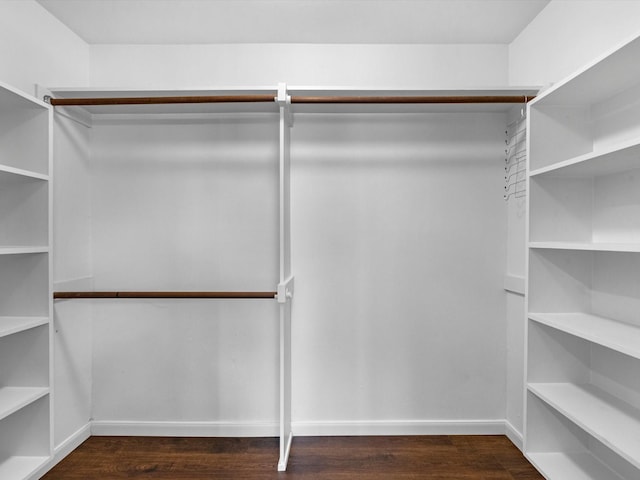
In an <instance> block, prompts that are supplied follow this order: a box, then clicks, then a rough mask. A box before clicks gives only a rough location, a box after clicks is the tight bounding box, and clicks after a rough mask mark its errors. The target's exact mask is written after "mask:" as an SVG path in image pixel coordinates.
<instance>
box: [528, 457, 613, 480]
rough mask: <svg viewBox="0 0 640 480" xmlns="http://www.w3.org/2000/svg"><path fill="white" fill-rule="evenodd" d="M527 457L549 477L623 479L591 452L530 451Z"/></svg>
mask: <svg viewBox="0 0 640 480" xmlns="http://www.w3.org/2000/svg"><path fill="white" fill-rule="evenodd" d="M527 457H528V458H529V460H530V461H531V463H533V465H534V466H535V467H536V468H537V469H538V470H539V471H540V472H541V473H542V474H543V475H544V476H545V477H547V478H553V479H556V478H558V479H562V480H603V479H605V478H606V479H607V480H623V478H622V477H620V476H619V475H617V474H616V473H615V472H613V470H611V469H609V468H608V467H606V466H605V465H603V464H602V463H600V461H599V460H598V459H596V458H595V457H594V456H593V455H591V454H589V453H572V454H567V453H530V454H527Z"/></svg>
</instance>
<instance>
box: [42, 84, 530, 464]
mask: <svg viewBox="0 0 640 480" xmlns="http://www.w3.org/2000/svg"><path fill="white" fill-rule="evenodd" d="M533 95H535V90H534V89H502V90H457V91H444V90H441V91H426V90H363V89H350V90H349V89H337V88H334V89H331V88H325V89H316V88H307V87H287V86H286V85H285V84H280V85H278V86H277V87H267V88H251V89H234V88H225V89H217V90H207V91H126V90H117V91H97V90H78V89H74V90H71V89H56V90H53V91H51V92H49V96H48V98H47V101H48V102H49V103H50V104H51V105H52V106H53V107H55V112H56V114H59V115H64V116H69V117H72V118H73V119H75V120H77V121H80V122H85V123H91V122H93V121H94V120H97V119H100V118H103V119H104V118H109V121H110V122H118V121H121V120H124V121H128V120H130V119H131V117H137V116H140V115H143V116H146V117H157V118H162V117H163V116H167V115H168V116H171V117H174V118H175V117H180V116H183V117H185V118H188V117H193V116H201V115H207V116H216V115H220V116H221V117H220V118H221V120H220V121H224V119H225V118H227V116H228V115H229V114H230V113H233V114H235V113H248V114H261V113H265V114H271V115H274V116H279V118H278V121H279V127H278V135H279V138H278V145H279V150H278V156H279V168H278V172H279V173H278V182H279V186H278V191H279V198H278V208H279V213H278V220H277V231H278V239H279V247H278V256H279V259H278V265H279V282H278V283H277V285H274V288H273V289H272V290H271V291H262V290H261V291H131V290H127V289H118V290H115V291H57V292H54V294H53V296H54V298H55V299H60V300H68V299H80V298H99V299H116V300H117V299H124V301H126V299H131V298H147V299H148V298H161V299H166V298H171V299H184V300H185V301H189V300H190V299H212V301H215V299H239V300H240V299H250V300H251V301H254V300H255V301H259V302H268V301H269V300H271V301H276V302H277V303H278V304H279V310H280V323H279V329H280V332H279V342H280V352H279V356H280V360H279V362H280V373H279V375H280V379H279V381H280V389H279V392H280V413H279V415H280V429H279V434H280V459H279V462H278V470H285V469H286V466H287V461H288V456H289V451H290V448H291V441H292V429H291V321H292V317H291V315H292V300H293V290H294V288H293V287H294V275H293V272H294V269H293V268H292V265H291V198H290V165H291V159H290V150H291V145H290V143H291V142H290V132H291V128H292V126H293V124H294V123H293V119H294V117H295V114H296V113H299V112H300V113H315V112H318V113H323V112H355V113H361V112H364V113H377V112H379V113H386V112H391V113H393V112H412V111H415V112H466V111H472V112H473V111H482V112H486V111H489V112H500V111H507V110H508V109H511V108H514V105H515V104H519V105H523V104H526V103H527V102H528V101H529V100H531V99H532V98H534V97H533ZM234 118H235V117H234ZM274 227H275V225H274ZM123 275H124V272H123Z"/></svg>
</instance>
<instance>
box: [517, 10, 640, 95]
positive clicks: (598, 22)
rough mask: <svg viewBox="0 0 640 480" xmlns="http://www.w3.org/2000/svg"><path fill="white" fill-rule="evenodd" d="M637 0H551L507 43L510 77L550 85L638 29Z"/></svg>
mask: <svg viewBox="0 0 640 480" xmlns="http://www.w3.org/2000/svg"><path fill="white" fill-rule="evenodd" d="M639 18H640V2H638V1H636V0H581V1H575V0H552V1H551V2H550V3H549V5H547V7H546V8H545V9H544V10H542V12H540V14H539V15H538V16H537V17H536V18H535V19H534V20H533V21H532V22H531V23H530V24H529V25H528V26H527V28H525V29H524V30H523V31H522V33H521V34H520V35H519V36H518V37H517V38H516V39H515V40H514V41H513V42H512V43H511V45H509V83H510V84H511V85H548V84H550V83H555V82H557V81H558V80H561V79H563V78H564V77H566V76H568V75H570V74H571V73H573V72H574V71H576V70H578V69H579V68H581V67H582V66H584V65H586V64H587V63H590V62H592V61H593V60H594V59H595V58H596V57H598V56H601V55H603V54H605V53H607V52H608V51H610V50H611V49H612V48H615V47H616V46H618V45H619V44H621V43H623V42H625V41H626V40H629V39H630V38H631V37H632V36H634V35H638V34H640V24H639V23H638V19H639Z"/></svg>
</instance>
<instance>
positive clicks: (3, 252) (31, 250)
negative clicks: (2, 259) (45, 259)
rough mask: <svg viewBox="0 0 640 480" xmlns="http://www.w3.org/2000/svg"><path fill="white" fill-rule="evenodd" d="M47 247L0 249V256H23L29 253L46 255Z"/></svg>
mask: <svg viewBox="0 0 640 480" xmlns="http://www.w3.org/2000/svg"><path fill="white" fill-rule="evenodd" d="M48 252H49V247H42V246H37V247H0V255H25V254H29V253H48Z"/></svg>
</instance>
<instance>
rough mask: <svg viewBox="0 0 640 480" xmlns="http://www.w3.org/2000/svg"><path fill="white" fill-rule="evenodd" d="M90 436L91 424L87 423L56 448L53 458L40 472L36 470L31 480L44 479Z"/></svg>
mask: <svg viewBox="0 0 640 480" xmlns="http://www.w3.org/2000/svg"><path fill="white" fill-rule="evenodd" d="M90 436H91V424H89V423H87V424H86V425H85V426H83V427H81V428H80V429H79V430H77V431H76V432H75V433H73V434H71V435H70V436H69V437H68V438H67V439H66V440H64V441H63V442H62V443H60V445H58V446H57V447H56V448H55V450H54V452H53V457H51V458H49V460H48V461H47V462H45V463H44V464H43V465H42V466H41V467H40V468H39V469H38V470H36V471H35V472H34V473H33V474H32V475H31V477H30V478H31V479H33V480H35V479H37V478H40V477H42V476H43V475H44V474H45V473H47V472H48V471H49V470H51V469H52V468H53V467H55V466H56V465H57V464H58V463H60V462H61V461H62V460H63V459H64V458H65V457H66V456H67V455H69V454H70V453H71V452H73V451H74V450H75V449H76V448H78V447H79V446H80V445H81V444H82V442H84V441H85V440H86V439H88V438H89V437H90Z"/></svg>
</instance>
